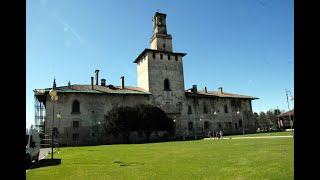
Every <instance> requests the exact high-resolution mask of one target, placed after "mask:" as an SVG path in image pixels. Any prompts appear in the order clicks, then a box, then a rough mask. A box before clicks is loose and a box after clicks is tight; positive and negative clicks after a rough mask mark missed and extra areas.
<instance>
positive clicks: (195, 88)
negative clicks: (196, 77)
mask: <svg viewBox="0 0 320 180" xmlns="http://www.w3.org/2000/svg"><path fill="white" fill-rule="evenodd" d="M192 92H193V93H194V94H197V93H198V92H197V85H193V86H192Z"/></svg>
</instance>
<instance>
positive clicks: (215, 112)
mask: <svg viewBox="0 0 320 180" xmlns="http://www.w3.org/2000/svg"><path fill="white" fill-rule="evenodd" d="M212 111H213V109H211V114H212ZM213 115H217V111H214V112H213ZM212 136H213V139H215V134H214V123H213V116H212Z"/></svg>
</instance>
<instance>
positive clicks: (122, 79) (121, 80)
mask: <svg viewBox="0 0 320 180" xmlns="http://www.w3.org/2000/svg"><path fill="white" fill-rule="evenodd" d="M120 83H121V85H120V89H123V88H124V76H121V77H120Z"/></svg>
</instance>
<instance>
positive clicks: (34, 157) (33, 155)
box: [26, 127, 40, 168]
mask: <svg viewBox="0 0 320 180" xmlns="http://www.w3.org/2000/svg"><path fill="white" fill-rule="evenodd" d="M39 154H40V136H39V131H38V130H36V129H33V128H32V127H31V128H30V129H27V130H26V168H29V167H30V165H31V164H32V162H33V161H36V162H37V161H38V160H39Z"/></svg>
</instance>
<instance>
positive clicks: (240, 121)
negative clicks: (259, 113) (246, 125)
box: [239, 119, 242, 127]
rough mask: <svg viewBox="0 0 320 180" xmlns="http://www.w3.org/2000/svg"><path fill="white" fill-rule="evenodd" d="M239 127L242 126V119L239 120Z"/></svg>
mask: <svg viewBox="0 0 320 180" xmlns="http://www.w3.org/2000/svg"><path fill="white" fill-rule="evenodd" d="M239 127H242V120H241V119H240V120H239Z"/></svg>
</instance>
